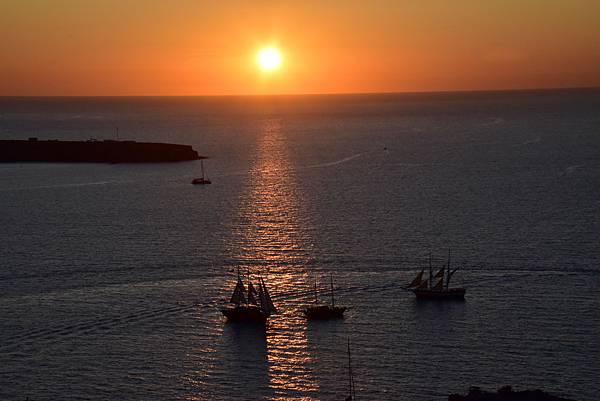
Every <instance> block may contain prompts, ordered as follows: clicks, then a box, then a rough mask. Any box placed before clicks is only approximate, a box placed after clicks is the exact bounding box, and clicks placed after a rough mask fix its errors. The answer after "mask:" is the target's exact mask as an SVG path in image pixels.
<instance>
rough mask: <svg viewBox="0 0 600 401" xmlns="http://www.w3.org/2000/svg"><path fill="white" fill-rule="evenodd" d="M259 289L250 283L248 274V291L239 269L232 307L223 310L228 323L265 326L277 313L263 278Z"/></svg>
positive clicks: (259, 281) (232, 296) (260, 278)
mask: <svg viewBox="0 0 600 401" xmlns="http://www.w3.org/2000/svg"><path fill="white" fill-rule="evenodd" d="M257 287H258V290H257V289H256V288H255V286H254V285H253V284H252V282H251V281H250V274H249V273H248V288H247V289H246V287H245V286H244V283H243V281H242V277H241V275H240V271H239V269H238V280H237V284H236V286H235V288H234V290H233V294H232V295H231V299H230V301H229V302H230V304H231V305H230V306H227V307H224V308H221V313H223V315H224V316H225V317H226V318H227V320H228V321H234V322H249V323H261V324H264V323H266V322H267V319H268V318H269V316H271V314H272V313H277V308H275V305H274V304H273V300H272V299H271V295H270V294H269V290H268V289H267V286H266V285H265V282H264V280H263V279H262V277H259V279H258V285H257Z"/></svg>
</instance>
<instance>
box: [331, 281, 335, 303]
mask: <svg viewBox="0 0 600 401" xmlns="http://www.w3.org/2000/svg"><path fill="white" fill-rule="evenodd" d="M334 306H335V298H334V297H333V273H331V307H332V308H333V307H334Z"/></svg>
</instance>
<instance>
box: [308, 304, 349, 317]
mask: <svg viewBox="0 0 600 401" xmlns="http://www.w3.org/2000/svg"><path fill="white" fill-rule="evenodd" d="M345 311H346V308H345V307H343V306H329V305H318V306H309V307H307V308H305V309H304V311H303V312H304V316H306V318H307V319H308V320H330V319H342V318H343V317H344V312H345Z"/></svg>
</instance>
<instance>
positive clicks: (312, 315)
mask: <svg viewBox="0 0 600 401" xmlns="http://www.w3.org/2000/svg"><path fill="white" fill-rule="evenodd" d="M345 311H346V307H345V306H335V297H334V295H333V274H332V275H331V305H329V304H326V303H320V302H319V296H318V292H317V281H316V280H315V303H314V305H309V306H307V307H306V308H304V310H303V312H304V315H305V316H306V318H307V319H308V320H329V319H341V318H343V317H344V312H345Z"/></svg>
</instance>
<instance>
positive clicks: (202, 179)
mask: <svg viewBox="0 0 600 401" xmlns="http://www.w3.org/2000/svg"><path fill="white" fill-rule="evenodd" d="M200 169H201V170H202V177H199V178H194V179H193V180H192V184H194V185H206V184H211V182H210V180H209V179H208V176H206V177H205V176H204V163H203V162H202V160H200Z"/></svg>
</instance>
